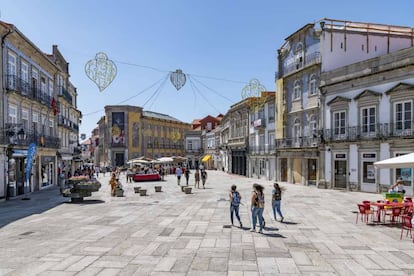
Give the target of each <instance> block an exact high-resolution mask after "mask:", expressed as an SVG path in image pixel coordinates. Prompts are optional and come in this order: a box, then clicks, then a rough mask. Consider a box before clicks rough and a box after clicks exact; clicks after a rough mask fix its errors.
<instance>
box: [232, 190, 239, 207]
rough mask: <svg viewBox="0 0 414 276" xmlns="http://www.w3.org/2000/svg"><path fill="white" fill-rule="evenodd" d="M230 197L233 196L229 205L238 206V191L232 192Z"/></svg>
mask: <svg viewBox="0 0 414 276" xmlns="http://www.w3.org/2000/svg"><path fill="white" fill-rule="evenodd" d="M232 195H233V196H232V198H233V200H232V202H231V205H233V206H239V205H240V194H239V192H232Z"/></svg>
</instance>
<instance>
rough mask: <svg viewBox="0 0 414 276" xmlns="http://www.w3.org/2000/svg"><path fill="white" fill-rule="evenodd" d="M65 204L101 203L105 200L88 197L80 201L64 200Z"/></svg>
mask: <svg viewBox="0 0 414 276" xmlns="http://www.w3.org/2000/svg"><path fill="white" fill-rule="evenodd" d="M65 203H67V204H77V205H89V204H101V203H105V201H103V200H100V199H89V200H83V201H82V202H72V201H69V202H65Z"/></svg>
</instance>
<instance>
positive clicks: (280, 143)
mask: <svg viewBox="0 0 414 276" xmlns="http://www.w3.org/2000/svg"><path fill="white" fill-rule="evenodd" d="M319 142H320V138H318V137H315V136H306V137H296V138H284V139H277V140H276V148H317V147H318V145H319Z"/></svg>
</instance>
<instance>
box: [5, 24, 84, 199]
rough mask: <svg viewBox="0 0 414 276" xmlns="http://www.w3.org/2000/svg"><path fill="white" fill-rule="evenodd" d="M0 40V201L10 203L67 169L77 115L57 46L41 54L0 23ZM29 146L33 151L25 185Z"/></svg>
mask: <svg viewBox="0 0 414 276" xmlns="http://www.w3.org/2000/svg"><path fill="white" fill-rule="evenodd" d="M0 36H1V38H2V40H1V55H0V72H1V74H0V82H1V83H2V84H3V85H2V88H1V89H2V90H1V101H2V104H1V105H0V114H1V117H0V118H1V119H0V120H1V121H0V125H1V126H2V130H1V136H0V179H1V180H0V182H1V183H2V184H1V185H0V198H9V197H14V196H19V195H23V194H26V193H28V192H31V191H37V190H40V189H43V188H47V187H51V186H55V185H57V184H58V173H59V172H60V171H61V170H62V169H63V168H68V169H72V166H73V164H72V159H73V156H74V154H77V153H78V152H77V151H76V152H75V149H77V148H78V142H77V141H78V130H79V123H80V118H81V112H80V111H79V110H77V103H76V97H77V92H76V88H75V87H74V86H73V85H72V84H71V83H70V80H69V66H68V63H67V62H66V61H65V59H64V58H63V56H62V54H61V53H60V52H59V50H58V48H57V46H53V52H52V54H45V53H43V52H42V51H41V50H40V49H39V48H38V47H37V46H36V45H35V44H33V42H31V41H30V40H29V39H28V38H27V37H26V36H25V35H24V34H23V33H21V32H20V31H19V30H18V29H17V28H16V27H15V26H14V25H12V24H8V23H5V22H2V21H0ZM30 144H34V145H36V149H37V151H36V154H35V157H34V159H33V160H34V161H33V163H32V167H31V170H30V171H28V172H29V174H27V175H28V176H29V177H28V179H27V181H26V174H25V170H26V163H27V160H28V150H29V145H30ZM28 168H29V167H28Z"/></svg>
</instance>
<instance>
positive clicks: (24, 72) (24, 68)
mask: <svg viewBox="0 0 414 276" xmlns="http://www.w3.org/2000/svg"><path fill="white" fill-rule="evenodd" d="M21 78H22V81H23V82H24V83H25V84H27V83H28V82H29V64H28V63H27V62H25V61H23V60H22V64H21Z"/></svg>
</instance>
